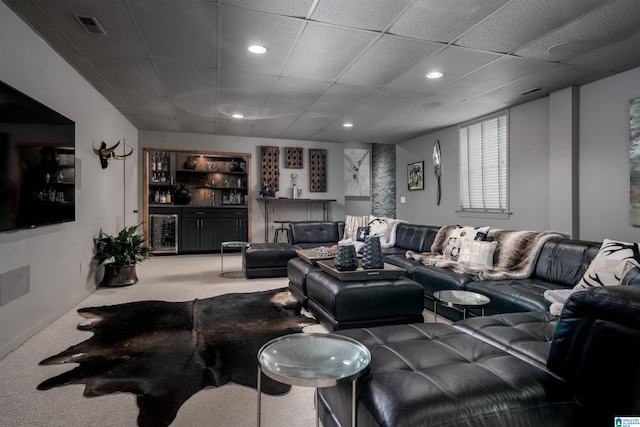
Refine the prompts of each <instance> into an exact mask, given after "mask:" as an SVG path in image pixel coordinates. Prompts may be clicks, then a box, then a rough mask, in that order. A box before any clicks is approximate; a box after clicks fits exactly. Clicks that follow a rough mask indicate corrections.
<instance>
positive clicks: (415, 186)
mask: <svg viewBox="0 0 640 427" xmlns="http://www.w3.org/2000/svg"><path fill="white" fill-rule="evenodd" d="M407 188H408V189H409V191H413V190H424V160H422V161H420V162H413V163H409V164H408V165H407Z"/></svg>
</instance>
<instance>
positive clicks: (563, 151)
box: [396, 69, 640, 241]
mask: <svg viewBox="0 0 640 427" xmlns="http://www.w3.org/2000/svg"><path fill="white" fill-rule="evenodd" d="M574 91H575V90H574V89H572V88H567V89H563V90H561V91H558V92H555V93H553V94H551V96H550V97H545V98H542V99H539V100H536V101H533V102H529V103H526V104H522V105H519V106H516V107H513V108H511V109H510V110H509V113H510V153H509V159H510V161H509V170H510V178H511V183H510V189H509V196H510V210H511V211H512V212H513V214H512V215H511V216H509V217H508V218H507V219H500V218H486V217H482V218H479V217H465V216H463V215H461V214H459V213H456V210H457V208H458V191H459V190H458V137H457V127H455V126H454V127H450V128H446V129H443V130H441V131H438V132H434V133H432V134H429V135H425V136H422V137H419V138H415V139H412V140H410V141H407V142H404V143H402V144H399V145H398V147H397V154H396V156H397V162H396V164H397V170H398V183H397V188H398V192H397V203H398V205H397V206H398V218H402V219H406V220H408V221H410V222H415V223H422V224H432V225H443V224H467V225H491V226H494V227H499V228H509V229H528V230H549V229H554V230H557V231H563V232H566V233H569V234H571V235H572V237H574V238H579V239H583V240H595V241H600V240H603V239H605V238H610V239H619V240H626V241H640V228H638V227H633V226H631V225H630V224H629V148H628V144H629V100H631V99H633V98H637V97H640V69H634V70H630V71H627V72H626V73H622V74H619V75H617V76H613V77H609V78H606V79H603V80H600V81H597V82H594V83H591V84H587V85H584V86H581V87H580V88H579V93H578V94H576V93H574ZM575 123H579V130H578V126H575V125H574V124H575ZM438 139H439V140H440V145H441V149H442V162H443V166H442V202H441V204H440V206H437V205H436V186H435V177H434V175H433V167H432V166H431V153H432V149H433V143H434V142H435V141H436V140H438ZM420 159H424V160H425V190H424V191H412V192H408V191H407V190H406V182H404V179H405V178H403V176H402V173H401V171H402V170H404V169H405V168H406V166H407V164H408V163H410V162H413V161H416V160H420ZM576 177H577V182H576ZM403 196H404V197H405V198H406V203H401V197H403ZM576 225H577V226H576Z"/></svg>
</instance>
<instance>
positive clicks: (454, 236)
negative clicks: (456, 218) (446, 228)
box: [443, 225, 490, 261]
mask: <svg viewBox="0 0 640 427" xmlns="http://www.w3.org/2000/svg"><path fill="white" fill-rule="evenodd" d="M489 228H490V227H469V226H461V225H457V226H456V227H455V228H454V229H453V230H452V231H451V234H450V235H449V241H448V242H447V246H446V247H445V249H444V253H443V258H444V259H446V260H451V261H458V258H459V256H460V248H461V247H462V242H463V241H465V240H471V241H483V240H485V239H486V238H487V234H488V233H489Z"/></svg>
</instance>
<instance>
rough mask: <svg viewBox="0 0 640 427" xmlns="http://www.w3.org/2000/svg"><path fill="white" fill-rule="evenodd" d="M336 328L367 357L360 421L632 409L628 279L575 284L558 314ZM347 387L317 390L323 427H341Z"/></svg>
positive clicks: (594, 418)
mask: <svg viewBox="0 0 640 427" xmlns="http://www.w3.org/2000/svg"><path fill="white" fill-rule="evenodd" d="M632 274H635V275H637V274H638V271H636V272H634V273H632ZM338 333H340V334H344V335H347V336H350V337H352V338H354V339H356V340H358V341H360V342H361V343H363V344H364V345H365V346H366V347H367V348H368V349H369V351H370V352H371V356H372V360H371V364H370V366H369V370H368V371H367V372H366V373H365V375H364V376H363V377H361V378H360V379H358V388H357V416H358V420H357V425H358V426H359V427H366V426H385V427H409V426H430V427H433V426H441V427H444V426H465V427H493V426H495V427H502V426H520V427H538V426H545V427H547V426H563V427H564V426H582V425H594V426H602V425H612V424H613V421H614V417H616V416H629V415H637V414H640V364H639V363H638V362H637V354H636V352H635V351H634V350H632V349H635V348H638V345H640V287H637V286H605V287H600V288H594V289H590V290H585V291H581V292H576V293H575V294H573V295H572V296H571V297H570V298H569V300H568V301H567V304H566V306H565V308H564V311H563V312H562V315H561V317H559V318H558V317H554V316H551V315H549V314H548V313H542V312H534V313H510V314H503V315H494V316H487V317H476V318H471V319H466V320H463V321H459V322H456V323H454V324H452V325H444V324H413V325H396V326H384V327H375V328H357V329H350V330H346V331H341V332H338ZM351 392H352V389H351V384H350V383H344V384H340V385H338V386H336V387H330V388H323V389H319V397H318V402H319V411H320V417H321V420H322V423H323V425H324V426H325V427H336V426H347V425H350V424H349V423H350V413H351V412H350V411H351Z"/></svg>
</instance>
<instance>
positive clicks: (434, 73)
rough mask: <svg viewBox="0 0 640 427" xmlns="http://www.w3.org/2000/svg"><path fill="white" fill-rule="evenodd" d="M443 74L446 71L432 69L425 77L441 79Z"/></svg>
mask: <svg viewBox="0 0 640 427" xmlns="http://www.w3.org/2000/svg"><path fill="white" fill-rule="evenodd" d="M442 76H444V73H443V72H442V71H430V72H428V73H427V74H425V77H426V78H428V79H439V78H440V77H442Z"/></svg>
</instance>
